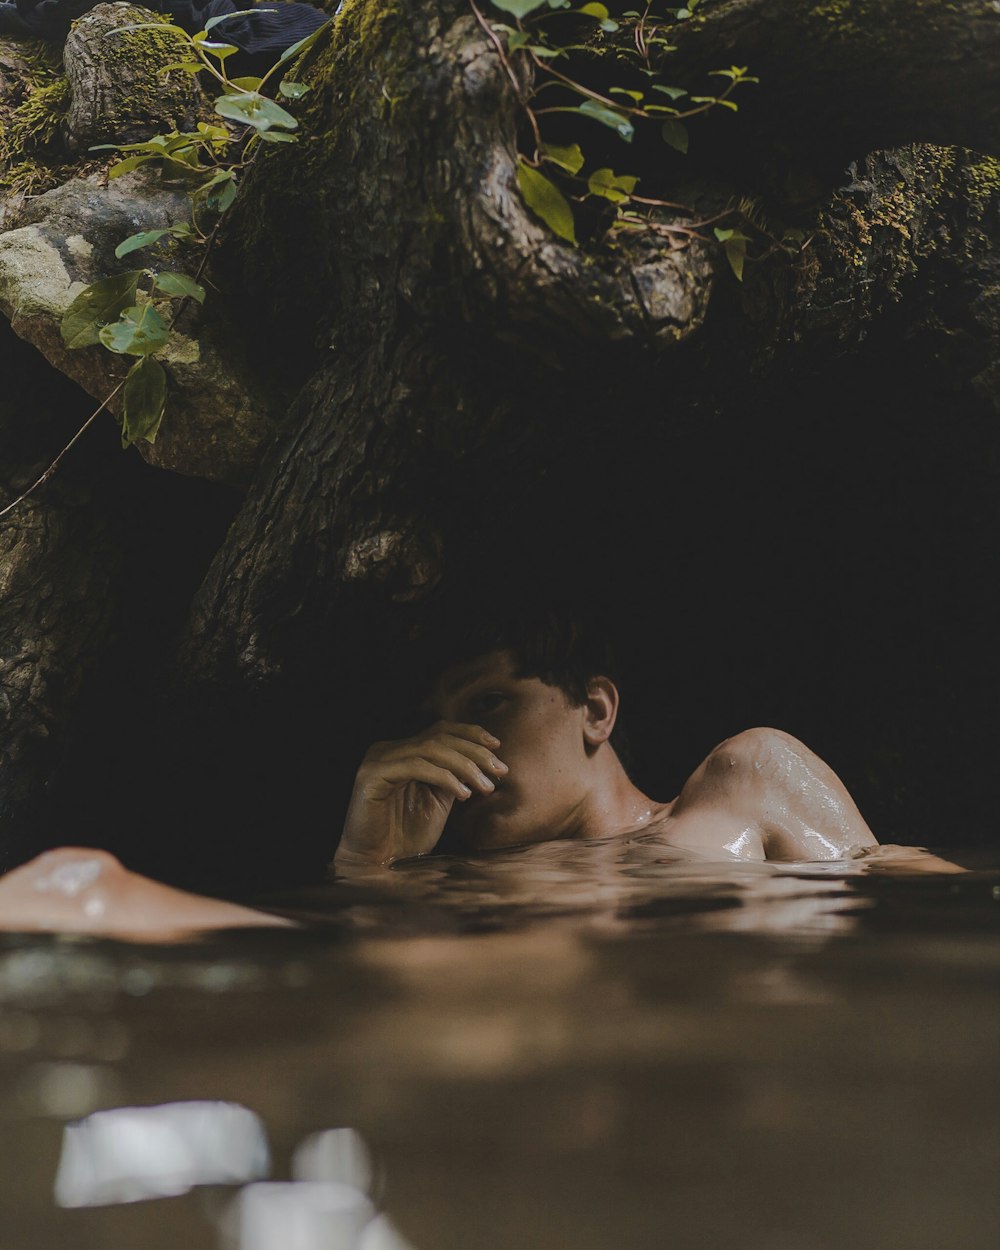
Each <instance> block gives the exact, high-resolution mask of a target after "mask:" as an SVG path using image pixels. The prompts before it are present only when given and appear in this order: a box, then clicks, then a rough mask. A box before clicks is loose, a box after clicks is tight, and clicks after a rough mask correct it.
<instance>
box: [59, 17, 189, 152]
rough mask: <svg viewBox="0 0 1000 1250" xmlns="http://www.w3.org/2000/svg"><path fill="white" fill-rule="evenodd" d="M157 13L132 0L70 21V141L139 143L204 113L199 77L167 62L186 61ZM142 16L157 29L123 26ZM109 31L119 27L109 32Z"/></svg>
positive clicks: (83, 145) (80, 146) (80, 145)
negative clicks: (122, 28) (127, 28)
mask: <svg viewBox="0 0 1000 1250" xmlns="http://www.w3.org/2000/svg"><path fill="white" fill-rule="evenodd" d="M164 20H165V19H164V17H163V15H162V14H157V13H153V12H151V11H150V10H149V9H143V8H140V7H139V6H137V5H133V4H99V5H98V6H97V7H96V8H95V9H91V11H90V12H89V13H86V14H84V16H83V17H81V18H80V19H79V20H78V21H76V22H74V24H73V28H72V29H71V30H70V33H69V35H68V36H67V39H66V45H65V48H64V50H63V59H64V62H65V65H66V77H67V78H68V80H69V85H70V107H69V116H68V118H67V122H66V124H67V129H68V131H69V142H70V146H71V147H73V148H74V149H75V150H77V151H78V152H81V153H83V152H85V151H86V150H87V148H88V147H90V146H91V145H93V144H97V143H137V142H141V141H143V140H145V139H149V138H151V137H152V136H153V135H154V134H157V133H159V132H161V131H165V130H166V131H169V130H192V129H194V127H195V125H196V124H197V122H198V121H199V120H208V117H209V110H208V103H207V101H206V99H205V94H204V92H203V91H202V89H201V87H200V85H199V83H198V79H197V77H196V76H192V75H190V74H186V73H184V72H183V71H182V70H173V71H171V72H170V73H166V74H165V73H164V70H165V68H166V66H168V65H170V64H172V63H173V62H176V61H179V60H183V59H184V56H185V50H186V44H185V43H184V41H183V39H182V38H181V36H180V35H178V34H176V33H175V32H174V31H171V30H164V29H162V23H163V22H164ZM143 22H157V23H160V24H161V28H160V29H156V30H132V31H122V30H119V29H118V28H120V27H122V26H126V25H132V24H135V23H143ZM112 31H116V32H117V33H114V34H112V33H111V32H112Z"/></svg>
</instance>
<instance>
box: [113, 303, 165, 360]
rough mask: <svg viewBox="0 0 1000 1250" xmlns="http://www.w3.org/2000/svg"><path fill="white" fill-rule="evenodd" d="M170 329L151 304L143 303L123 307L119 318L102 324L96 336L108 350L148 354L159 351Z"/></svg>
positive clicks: (121, 352) (123, 353)
mask: <svg viewBox="0 0 1000 1250" xmlns="http://www.w3.org/2000/svg"><path fill="white" fill-rule="evenodd" d="M169 333H170V331H169V329H168V327H167V323H166V322H165V321H164V320H163V318H162V317H161V316H160V314H159V313H158V312H157V311H156V309H155V308H154V307H153V306H152V304H143V305H142V306H136V307H133V308H126V309H125V311H124V312H123V313H122V315H121V317H120V319H119V320H118V321H115V322H113V323H112V324H111V325H106V326H104V327H103V328H102V330H101V332H100V335H99V337H100V340H101V342H102V343H103V344H104V346H105V347H106V348H107V349H108V351H111V352H117V353H118V354H119V355H127V356H148V355H150V353H152V352H155V351H159V349H160V348H161V347H162V346H163V345H164V343H166V341H167V338H168V336H169Z"/></svg>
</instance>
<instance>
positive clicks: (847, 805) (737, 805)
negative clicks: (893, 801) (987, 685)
mask: <svg viewBox="0 0 1000 1250" xmlns="http://www.w3.org/2000/svg"><path fill="white" fill-rule="evenodd" d="M528 652H529V654H523V653H522V652H521V651H519V649H518V648H517V647H516V646H515V647H498V648H496V649H493V650H490V651H488V652H486V653H485V654H482V655H480V656H478V657H476V658H474V659H472V660H470V661H468V662H465V663H461V664H458V665H456V666H454V667H452V668H450V669H448V670H447V671H446V672H445V673H444V674H443V676H441V677H440V678H439V679H438V680H437V682H436V683H435V685H434V687H433V689H432V691H431V693H430V695H429V697H428V698H427V699H426V701H425V703H424V705H423V709H422V710H423V712H424V714H425V715H426V717H427V719H428V720H429V721H430V722H432V723H431V724H430V726H429V728H426V729H424V730H422V731H421V732H419V733H417V734H416V735H414V736H412V737H408V738H405V739H402V740H399V741H391V742H378V743H376V744H375V745H374V746H372V747H371V748H370V750H369V751H368V752H367V754H366V755H365V757H364V760H363V761H362V764H361V767H360V768H359V770H358V773H357V777H356V780H355V784H354V790H353V793H352V796H351V801H350V806H349V808H348V812H347V818H346V821H345V824H344V831H343V835H342V837H341V841H340V845H339V847H338V849H337V853H336V856H335V859H334V863H335V865H336V866H337V867H339V868H344V869H349V868H351V867H352V866H363V865H388V864H391V863H393V862H394V861H395V860H398V859H403V858H407V857H410V856H414V855H426V854H428V853H429V852H431V851H433V850H434V849H435V848H436V847H438V845H439V844H440V843H441V840H442V838H443V837H446V845H447V847H448V849H449V850H457V851H481V850H495V849H502V848H504V847H510V846H518V845H523V844H526V843H534V842H547V841H554V840H563V839H588V838H603V837H608V836H620V837H627V836H628V835H630V834H637V833H640V832H641V833H643V834H652V833H655V834H656V835H658V836H659V838H661V839H662V841H663V843H664V845H665V846H670V847H674V848H677V849H678V850H681V851H686V852H691V853H693V854H695V855H697V856H698V857H704V858H708V859H715V860H733V859H746V860H764V859H779V860H831V859H843V858H848V857H851V856H858V855H864V854H866V853H867V852H868V851H869V849H870V848H872V847H876V846H878V842H877V840H876V838H875V836H874V835H873V834H872V831H871V830H870V829H869V828H868V825H867V824H866V823H865V821H864V819H863V817H862V816H861V813H860V812H859V811H858V808H857V806H856V805H855V803H854V800H853V799H852V798H851V796H850V794H848V792H847V790H846V788H845V786H844V784H843V782H842V781H841V780H840V779H839V777H837V775H836V774H835V773H834V772H833V770H832V769H831V768H830V767H829V766H828V765H826V764H825V763H824V762H823V761H822V760H821V759H820V758H819V757H818V756H816V755H815V754H813V752H812V751H810V750H809V748H808V747H806V746H805V745H804V744H803V743H801V742H799V741H798V740H797V739H796V738H793V737H792V736H791V735H789V734H786V733H783V732H781V731H780V730H777V729H760V728H758V729H748V730H745V731H744V732H742V733H739V734H737V735H736V736H735V737H732V738H728V739H727V740H726V741H725V742H723V743H721V745H719V746H717V747H716V748H715V750H713V751H712V752H711V753H710V754H709V755H708V756H707V758H706V759H705V760H704V761H703V762H702V763H701V764H700V766H699V767H698V768H697V769H696V770H695V771H694V773H692V775H691V776H690V777H689V778H688V780H687V782H686V783H685V785H684V787H683V789H682V790H681V792H680V794H679V795H678V797H677V798H675V799H673V800H672V801H670V802H657V801H655V800H654V799H651V798H649V797H648V796H647V795H646V794H644V793H643V792H642V791H641V790H639V789H638V787H637V786H635V785H634V784H633V782H632V781H631V780H630V779H629V777H628V774H627V773H626V771H625V768H624V766H623V765H622V763H621V760H620V759H619V756H618V753H617V752H616V750H615V747H614V746H613V745H612V741H611V738H612V734H613V732H614V729H615V723H616V720H617V716H618V706H619V697H618V690H617V687H616V685H615V683H614V682H613V681H612V680H611V678H610V677H607V676H605V675H603V674H602V673H600V672H599V671H593V672H588V671H587V670H586V668H585V667H584V668H579V667H578V668H577V671H575V672H574V671H573V669H572V668H571V667H567V666H565V665H558V664H557V665H556V666H554V667H550V666H549V665H547V664H546V663H545V661H544V660H542V661H536V662H534V663H533V662H532V658H531V656H530V645H529V647H528Z"/></svg>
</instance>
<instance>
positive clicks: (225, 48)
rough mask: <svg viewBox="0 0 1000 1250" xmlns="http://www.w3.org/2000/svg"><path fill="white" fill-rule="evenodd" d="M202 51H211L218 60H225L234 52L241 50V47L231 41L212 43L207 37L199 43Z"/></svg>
mask: <svg viewBox="0 0 1000 1250" xmlns="http://www.w3.org/2000/svg"><path fill="white" fill-rule="evenodd" d="M198 46H199V47H200V48H201V50H202V52H209V53H211V55H212V56H214V57H215V59H216V60H217V61H224V60H225V59H226V57H227V56H232V55H233V53H234V52H239V48H237V47H236V46H235V44H231V43H210V42H209V40H207V39H205V40H203V41H202V43H200V44H199V45H198Z"/></svg>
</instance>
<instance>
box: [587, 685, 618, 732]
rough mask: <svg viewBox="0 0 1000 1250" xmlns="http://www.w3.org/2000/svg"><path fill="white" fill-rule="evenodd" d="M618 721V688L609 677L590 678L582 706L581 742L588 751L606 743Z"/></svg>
mask: <svg viewBox="0 0 1000 1250" xmlns="http://www.w3.org/2000/svg"><path fill="white" fill-rule="evenodd" d="M617 719H618V687H617V686H616V685H615V683H614V682H613V681H612V680H611V678H610V677H591V679H590V680H589V681H588V682H587V699H586V702H585V703H584V705H583V740H584V743H585V744H586V746H587V747H588V748H589V749H590V750H596V749H597V748H598V747H599V746H600V745H601V743H602V742H607V740H608V739H609V738H610V737H611V731H612V730H613V729H614V727H615V721H616V720H617Z"/></svg>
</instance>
